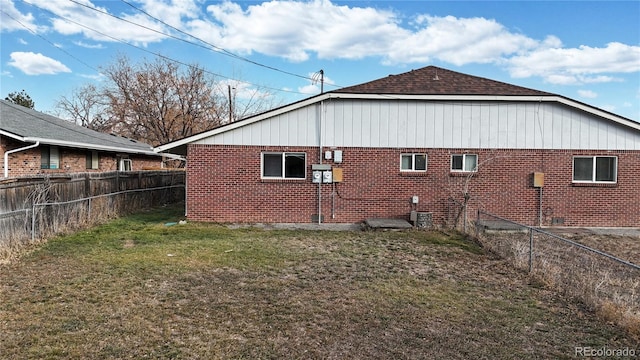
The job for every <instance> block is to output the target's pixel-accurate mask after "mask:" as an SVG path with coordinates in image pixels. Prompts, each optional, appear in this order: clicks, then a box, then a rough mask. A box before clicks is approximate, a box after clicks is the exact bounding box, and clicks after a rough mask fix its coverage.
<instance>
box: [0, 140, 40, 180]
mask: <svg viewBox="0 0 640 360" xmlns="http://www.w3.org/2000/svg"><path fill="white" fill-rule="evenodd" d="M38 146H40V141H36V143H35V144H31V145H29V146H25V147H22V148H17V149H13V150H9V151H7V152H5V153H4V177H5V178H8V177H9V154H13V153H17V152H20V151H25V150H29V149H32V148H35V147H38Z"/></svg>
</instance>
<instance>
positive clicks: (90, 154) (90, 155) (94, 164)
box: [87, 150, 100, 170]
mask: <svg viewBox="0 0 640 360" xmlns="http://www.w3.org/2000/svg"><path fill="white" fill-rule="evenodd" d="M99 164H100V163H99V162H98V152H97V151H95V150H92V151H87V169H93V170H96V169H98V168H99V166H100V165H99Z"/></svg>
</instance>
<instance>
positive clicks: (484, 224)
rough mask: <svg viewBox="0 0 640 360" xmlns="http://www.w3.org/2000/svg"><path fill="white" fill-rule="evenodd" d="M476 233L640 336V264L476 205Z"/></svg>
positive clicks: (495, 250)
mask: <svg viewBox="0 0 640 360" xmlns="http://www.w3.org/2000/svg"><path fill="white" fill-rule="evenodd" d="M469 230H471V231H473V230H475V234H474V235H475V237H476V238H477V239H478V240H479V241H480V242H481V243H482V244H483V246H484V247H485V248H487V249H488V250H490V251H491V252H493V253H496V254H498V255H499V256H501V257H503V258H505V259H508V260H509V261H510V262H511V263H512V264H513V265H514V266H515V267H517V268H519V269H522V270H524V271H527V272H529V274H530V276H531V277H532V279H533V280H534V281H536V282H539V283H541V284H542V285H544V286H547V287H549V288H553V289H555V290H557V291H559V292H561V293H563V294H564V295H566V296H569V297H571V298H574V299H576V300H578V301H581V302H583V303H584V304H586V305H587V306H589V307H590V308H592V309H594V310H596V311H598V312H600V313H601V314H603V315H605V317H606V318H607V319H608V320H611V321H614V322H616V323H618V324H619V325H621V326H622V327H624V328H626V329H628V330H630V331H631V332H632V333H634V334H636V335H639V336H640V265H637V264H635V263H632V262H631V261H629V259H622V258H620V257H617V256H614V255H611V254H609V253H606V252H603V251H600V250H598V249H595V248H592V247H589V246H586V245H584V244H582V243H579V242H576V241H573V240H570V239H567V238H565V237H562V236H559V235H557V234H554V233H552V232H550V231H547V230H544V229H540V228H537V227H531V226H527V225H522V224H519V223H515V222H513V221H510V220H508V219H505V218H502V217H499V216H496V215H493V214H490V213H487V212H483V211H477V218H476V221H475V227H470V228H469Z"/></svg>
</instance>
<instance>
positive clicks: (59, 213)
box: [0, 171, 185, 260]
mask: <svg viewBox="0 0 640 360" xmlns="http://www.w3.org/2000/svg"><path fill="white" fill-rule="evenodd" d="M184 183H185V174H184V172H183V171H140V172H109V173H86V174H73V175H64V176H46V177H38V178H25V179H20V181H16V182H13V183H10V184H4V185H0V260H1V259H2V258H4V257H7V256H9V255H10V254H11V253H13V252H15V250H18V249H19V248H21V247H24V246H26V245H29V244H32V243H35V242H37V241H38V240H39V239H43V238H47V237H49V236H51V235H55V234H58V233H61V232H66V231H72V230H75V229H79V228H83V227H86V226H89V225H92V224H96V223H100V222H103V221H105V220H106V219H110V218H114V217H117V216H120V215H122V214H126V213H130V212H133V211H136V210H139V209H143V208H148V207H153V206H158V205H162V204H169V203H176V202H180V201H182V200H184Z"/></svg>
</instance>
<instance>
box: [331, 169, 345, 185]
mask: <svg viewBox="0 0 640 360" xmlns="http://www.w3.org/2000/svg"><path fill="white" fill-rule="evenodd" d="M331 170H332V171H333V182H342V175H343V173H342V168H333V169H331Z"/></svg>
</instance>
